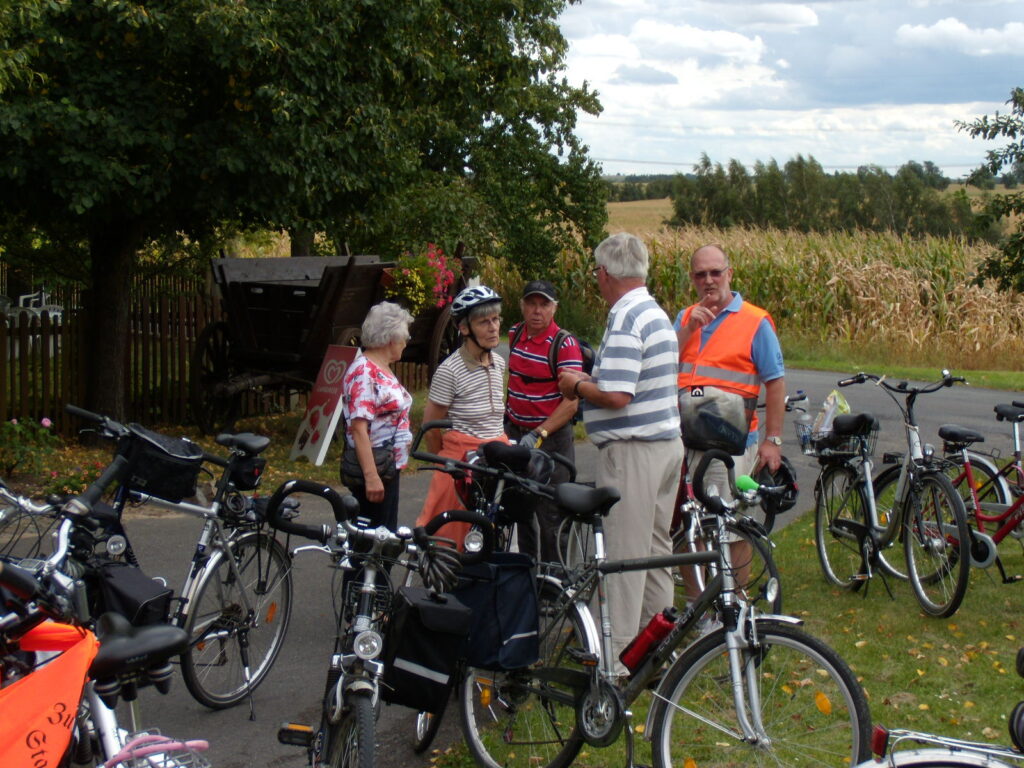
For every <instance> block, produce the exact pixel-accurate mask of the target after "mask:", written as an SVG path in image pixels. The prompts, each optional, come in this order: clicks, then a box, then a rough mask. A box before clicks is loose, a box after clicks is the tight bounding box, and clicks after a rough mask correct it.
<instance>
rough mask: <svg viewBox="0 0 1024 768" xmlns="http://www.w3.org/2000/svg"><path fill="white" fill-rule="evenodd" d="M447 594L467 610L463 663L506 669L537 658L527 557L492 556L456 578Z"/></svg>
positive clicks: (535, 618) (534, 607)
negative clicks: (468, 622) (468, 621)
mask: <svg viewBox="0 0 1024 768" xmlns="http://www.w3.org/2000/svg"><path fill="white" fill-rule="evenodd" d="M453 594H454V595H455V596H456V597H457V598H458V599H459V600H460V601H461V602H462V603H464V604H465V605H467V606H468V607H469V608H470V609H471V610H472V611H473V620H472V623H471V625H470V630H469V637H468V638H467V639H466V646H465V659H466V663H467V664H469V665H470V666H473V667H477V668H479V669H490V670H512V669H521V668H523V667H528V666H530V665H531V664H535V663H536V662H537V661H538V660H539V658H540V639H539V635H538V626H539V615H538V609H537V591H536V579H535V578H534V568H533V558H531V557H530V556H528V555H524V554H520V553H518V552H495V553H493V554H492V555H491V556H490V558H489V560H488V561H487V562H484V563H477V564H476V565H469V566H466V567H465V568H463V569H462V572H461V573H460V574H459V584H458V586H457V587H456V589H455V591H454V592H453Z"/></svg>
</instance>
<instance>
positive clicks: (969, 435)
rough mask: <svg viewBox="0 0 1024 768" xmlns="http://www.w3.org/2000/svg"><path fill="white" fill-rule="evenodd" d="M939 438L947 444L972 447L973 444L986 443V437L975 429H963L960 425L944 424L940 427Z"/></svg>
mask: <svg viewBox="0 0 1024 768" xmlns="http://www.w3.org/2000/svg"><path fill="white" fill-rule="evenodd" d="M939 437H941V438H942V439H943V440H945V441H946V442H947V443H954V444H956V445H965V446H966V445H970V444H971V443H984V442H985V436H984V435H983V434H981V432H975V431H974V430H973V429H968V428H967V427H961V426H960V425H959V424H943V425H942V426H941V427H939Z"/></svg>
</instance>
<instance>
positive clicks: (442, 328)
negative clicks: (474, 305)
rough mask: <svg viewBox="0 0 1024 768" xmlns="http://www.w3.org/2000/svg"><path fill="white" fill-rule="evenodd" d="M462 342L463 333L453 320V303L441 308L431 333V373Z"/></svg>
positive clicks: (429, 363) (428, 361) (428, 354)
mask: <svg viewBox="0 0 1024 768" xmlns="http://www.w3.org/2000/svg"><path fill="white" fill-rule="evenodd" d="M461 343H462V334H460V333H459V329H458V328H457V327H456V326H455V323H453V322H452V309H451V305H448V306H446V307H445V308H444V309H442V310H441V314H439V315H438V316H437V322H436V323H434V330H433V331H432V332H431V334H430V349H429V350H428V351H427V364H428V365H429V367H430V375H431V376H433V375H434V371H436V370H437V366H439V365H440V364H441V363H442V362H444V359H445V358H446V357H448V355H450V354H451V353H452V352H454V351H455V350H456V349H458V348H459V345H460V344H461Z"/></svg>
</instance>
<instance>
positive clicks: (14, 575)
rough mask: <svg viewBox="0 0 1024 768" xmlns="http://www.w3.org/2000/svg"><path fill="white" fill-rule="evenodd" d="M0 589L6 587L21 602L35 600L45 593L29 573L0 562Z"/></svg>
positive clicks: (10, 564) (15, 566)
mask: <svg viewBox="0 0 1024 768" xmlns="http://www.w3.org/2000/svg"><path fill="white" fill-rule="evenodd" d="M0 587H6V588H7V589H9V590H11V592H13V593H14V594H15V595H17V596H18V597H20V598H22V599H23V600H35V599H36V598H38V597H40V596H41V595H43V594H44V593H45V590H44V589H43V585H42V584H41V583H40V582H39V580H38V579H36V577H35V576H33V575H32V574H31V573H30V572H29V571H26V570H25V569H24V568H21V567H19V566H17V565H14V564H13V563H7V562H4V561H2V560H0Z"/></svg>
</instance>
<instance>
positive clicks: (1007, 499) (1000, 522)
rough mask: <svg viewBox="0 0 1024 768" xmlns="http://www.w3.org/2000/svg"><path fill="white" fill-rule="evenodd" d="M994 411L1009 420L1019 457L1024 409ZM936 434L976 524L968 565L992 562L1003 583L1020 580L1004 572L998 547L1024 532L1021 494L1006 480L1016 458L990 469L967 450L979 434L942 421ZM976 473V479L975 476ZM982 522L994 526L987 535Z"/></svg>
mask: <svg viewBox="0 0 1024 768" xmlns="http://www.w3.org/2000/svg"><path fill="white" fill-rule="evenodd" d="M995 411H996V415H997V418H999V419H1000V420H1006V421H1010V422H1011V424H1012V425H1013V436H1014V449H1015V455H1016V457H1019V455H1020V435H1019V430H1018V426H1017V425H1018V424H1019V423H1020V422H1021V421H1024V408H1018V407H1016V406H1013V405H997V406H996V407H995ZM939 436H940V437H941V438H942V439H943V441H944V443H943V450H944V452H945V453H946V454H947V455H948V456H952V457H954V458H953V459H952V460H951V461H950V462H949V464H948V465H947V475H952V476H953V477H952V482H953V484H954V486H955V487H956V489H957V490H958V491H959V492H960V494H961V495H962V496H963V497H964V503H965V504H966V505H967V510H968V512H969V513H970V515H971V516H972V517H973V519H974V522H975V525H976V526H977V530H972V531H971V535H972V537H973V538H972V544H971V560H972V564H973V565H974V566H976V567H978V568H988V567H989V566H991V565H992V564H993V563H995V565H996V567H997V568H998V569H999V575H1000V577H1001V578H1002V582H1003V583H1004V584H1010V583H1013V582H1017V581H1020V580H1021V579H1024V576H1020V575H1014V576H1010V575H1008V574H1007V573H1006V569H1005V567H1004V566H1003V561H1002V558H1000V557H999V549H998V547H999V544H1000V543H1002V542H1003V540H1004V539H1006V537H1007V536H1012V537H1014V538H1018V539H1019V538H1021V536H1022V535H1024V526H1022V525H1021V523H1024V495H1013V494H1012V493H1011V492H1010V486H1009V484H1008V483H1007V482H1006V477H1007V476H1008V475H1009V473H1010V472H1013V471H1016V468H1017V467H1018V466H1019V459H1016V457H1015V461H1014V462H1011V463H1010V464H1007V465H1006V466H1005V467H1003V468H1002V469H1001V470H1000V469H995V470H994V471H993V467H992V465H991V462H989V461H988V460H987V459H983V457H981V456H980V455H979V454H976V453H974V452H972V451H969V450H968V448H969V447H970V446H971V445H973V444H974V443H976V442H981V441H983V440H984V439H985V438H984V436H983V435H981V434H980V433H978V432H975V431H974V430H971V429H966V428H965V427H961V426H958V425H956V424H943V425H942V426H941V427H939ZM976 472H977V473H978V474H979V475H980V476H981V477H980V478H978V477H976V476H975V473H976ZM999 481H1002V482H1001V483H1000V482H999ZM1003 486H1005V489H1004V488H1003ZM986 524H993V525H995V527H996V530H995V531H994V532H993V533H991V534H989V533H986V531H985V526H986Z"/></svg>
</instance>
